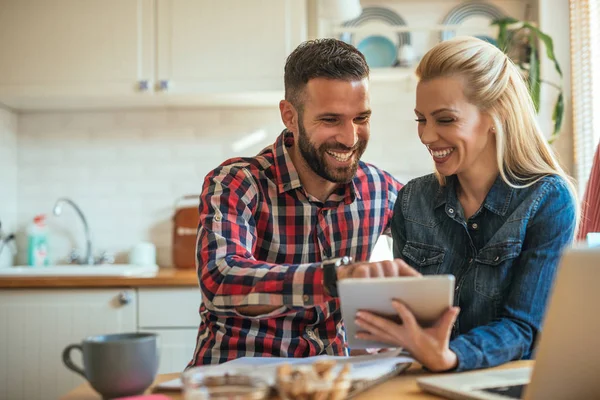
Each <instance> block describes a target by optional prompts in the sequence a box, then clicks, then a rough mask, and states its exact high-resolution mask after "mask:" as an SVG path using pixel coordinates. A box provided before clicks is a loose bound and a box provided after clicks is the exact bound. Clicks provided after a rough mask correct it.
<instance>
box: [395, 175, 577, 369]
mask: <svg viewBox="0 0 600 400" xmlns="http://www.w3.org/2000/svg"><path fill="white" fill-rule="evenodd" d="M456 183H457V178H456V176H451V177H448V178H447V184H446V185H445V186H443V187H441V186H440V185H439V183H438V181H437V179H436V177H435V175H433V174H432V175H427V176H424V177H421V178H417V179H415V180H412V181H410V182H409V183H408V184H406V185H405V186H404V187H403V188H402V190H401V191H400V192H399V193H398V200H397V201H396V205H395V212H394V219H393V222H392V235H393V239H394V257H395V258H402V259H404V260H405V261H406V262H407V263H408V264H410V265H411V266H413V267H414V268H416V269H417V270H418V271H420V272H421V273H422V274H424V275H432V274H452V275H454V276H455V277H456V281H455V284H456V287H455V295H454V304H455V305H458V306H459V307H460V314H459V316H458V319H457V321H456V324H455V325H454V328H453V330H452V335H451V341H450V349H451V350H452V351H454V352H455V353H456V355H457V356H458V369H457V370H459V371H464V370H470V369H476V368H486V367H492V366H495V365H499V364H502V363H505V362H508V361H510V360H517V359H528V358H531V356H532V351H533V347H534V343H535V340H536V336H537V334H538V333H539V331H540V328H541V322H542V318H543V316H544V311H545V307H546V302H547V300H548V295H549V293H550V289H551V287H552V283H553V280H554V276H555V272H556V269H557V266H558V262H559V258H560V254H561V251H562V250H563V248H564V247H565V246H566V245H568V244H569V243H570V242H571V241H572V239H573V233H574V230H575V222H576V221H575V220H576V216H575V215H576V205H575V202H574V200H573V197H572V196H571V193H570V191H569V190H568V187H567V185H566V183H565V181H564V180H563V178H561V177H558V176H546V177H544V178H542V179H541V180H540V181H538V182H536V183H535V184H534V185H532V186H530V187H528V188H524V189H514V188H512V187H510V186H508V185H507V184H506V183H505V182H504V181H503V180H502V179H501V178H500V176H498V178H497V179H496V181H495V182H494V184H493V186H492V188H491V189H490V191H489V193H488V195H487V196H486V198H485V201H484V202H483V204H482V206H481V207H480V209H479V210H478V211H477V212H476V213H475V214H474V215H473V216H471V218H469V219H468V220H466V221H465V218H464V213H463V210H462V206H461V204H460V202H459V201H458V198H457V194H456Z"/></svg>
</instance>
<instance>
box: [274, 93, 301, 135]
mask: <svg viewBox="0 0 600 400" xmlns="http://www.w3.org/2000/svg"><path fill="white" fill-rule="evenodd" d="M279 113H280V114H281V121H282V122H283V124H284V125H285V127H286V128H287V130H288V131H290V132H297V131H298V113H297V112H296V109H295V108H294V106H293V105H292V103H290V102H289V101H287V100H281V101H280V102H279Z"/></svg>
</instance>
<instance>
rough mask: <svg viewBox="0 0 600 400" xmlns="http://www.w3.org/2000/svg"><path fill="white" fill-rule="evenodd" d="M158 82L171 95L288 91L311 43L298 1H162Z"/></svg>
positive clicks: (159, 27) (302, 10)
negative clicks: (292, 63)
mask: <svg viewBox="0 0 600 400" xmlns="http://www.w3.org/2000/svg"><path fill="white" fill-rule="evenodd" d="M157 1H158V8H157V26H158V28H157V32H156V33H157V45H158V47H157V51H158V66H157V67H158V68H157V75H158V81H159V82H158V83H159V88H160V87H161V86H160V85H161V83H162V84H163V87H164V88H165V89H166V90H168V91H169V92H170V93H198V92H222V93H234V92H240V91H241V92H254V91H265V90H266V91H269V90H283V67H284V64H285V59H286V57H287V55H288V54H289V53H290V52H291V51H292V50H293V49H294V48H295V47H296V46H297V45H298V44H300V43H301V42H302V41H303V40H305V39H306V6H305V2H304V1H298V0H253V1H247V0H220V1H218V2H217V1H214V0H157Z"/></svg>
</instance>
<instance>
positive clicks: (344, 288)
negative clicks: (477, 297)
mask: <svg viewBox="0 0 600 400" xmlns="http://www.w3.org/2000/svg"><path fill="white" fill-rule="evenodd" d="M337 285H338V292H339V296H340V303H341V311H342V318H343V320H344V324H345V326H346V338H347V340H348V345H349V347H350V348H351V349H365V348H385V347H389V345H387V344H385V343H378V342H372V341H368V340H362V339H357V338H355V335H356V333H357V332H358V331H360V328H359V327H358V326H357V325H356V324H355V322H354V321H355V316H356V312H357V311H358V310H365V311H371V312H373V313H376V314H380V315H384V316H390V317H393V318H398V313H397V312H396V310H395V309H394V308H393V306H392V300H393V299H398V300H400V301H402V302H403V303H404V304H405V305H406V306H407V307H408V308H409V309H410V310H411V311H412V312H413V314H414V315H415V317H416V318H417V321H419V324H421V325H422V326H428V325H431V324H432V323H434V322H435V321H437V319H438V318H439V317H440V316H441V315H442V314H443V313H444V312H445V311H446V310H448V308H450V307H452V304H453V303H454V276H453V275H426V276H423V277H388V278H353V279H343V280H340V281H339V282H338V283H337Z"/></svg>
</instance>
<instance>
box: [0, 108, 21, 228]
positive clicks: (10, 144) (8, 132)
mask: <svg viewBox="0 0 600 400" xmlns="http://www.w3.org/2000/svg"><path fill="white" fill-rule="evenodd" d="M0 221H1V222H2V230H3V231H4V233H5V234H8V233H10V232H12V231H13V230H14V229H15V228H16V224H17V115H16V114H14V113H12V112H10V111H8V110H5V109H3V108H1V106H0Z"/></svg>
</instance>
